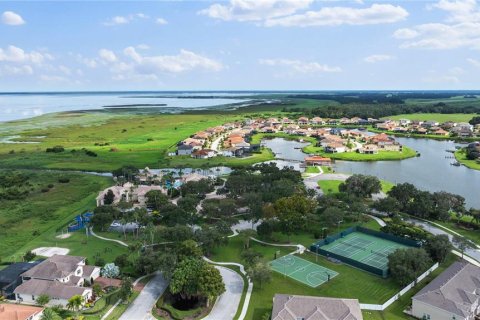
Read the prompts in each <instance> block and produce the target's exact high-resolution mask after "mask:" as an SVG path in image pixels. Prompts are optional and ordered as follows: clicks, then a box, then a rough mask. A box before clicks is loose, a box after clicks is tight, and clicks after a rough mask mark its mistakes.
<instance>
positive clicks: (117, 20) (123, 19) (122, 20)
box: [103, 13, 150, 27]
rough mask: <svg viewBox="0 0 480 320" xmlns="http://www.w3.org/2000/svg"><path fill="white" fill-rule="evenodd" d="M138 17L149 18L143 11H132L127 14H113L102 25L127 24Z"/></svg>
mask: <svg viewBox="0 0 480 320" xmlns="http://www.w3.org/2000/svg"><path fill="white" fill-rule="evenodd" d="M138 19H150V17H149V16H148V15H146V14H144V13H134V14H129V15H127V16H115V17H113V18H110V19H108V20H107V21H105V22H104V23H103V25H105V26H107V27H112V26H118V25H122V24H128V23H130V22H132V21H134V20H138Z"/></svg>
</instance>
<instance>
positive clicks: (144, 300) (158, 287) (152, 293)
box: [120, 273, 168, 320]
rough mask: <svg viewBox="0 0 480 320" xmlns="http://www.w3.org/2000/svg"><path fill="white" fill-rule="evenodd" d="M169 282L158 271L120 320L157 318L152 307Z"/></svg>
mask: <svg viewBox="0 0 480 320" xmlns="http://www.w3.org/2000/svg"><path fill="white" fill-rule="evenodd" d="M167 286H168V283H167V281H166V280H165V279H164V278H163V276H162V274H160V273H157V274H156V275H155V277H153V278H152V280H150V281H149V282H148V283H147V285H146V286H145V288H143V290H142V292H140V294H139V296H138V297H137V298H136V299H135V300H134V301H133V302H132V304H130V305H129V306H128V308H127V310H125V312H124V313H123V314H122V316H121V317H120V320H132V319H135V320H147V319H148V320H150V319H155V318H154V317H153V316H152V313H151V311H152V308H153V306H154V305H155V303H156V302H157V300H158V298H160V296H161V295H162V294H163V292H164V291H165V289H166V288H167Z"/></svg>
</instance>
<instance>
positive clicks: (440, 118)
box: [385, 113, 478, 123]
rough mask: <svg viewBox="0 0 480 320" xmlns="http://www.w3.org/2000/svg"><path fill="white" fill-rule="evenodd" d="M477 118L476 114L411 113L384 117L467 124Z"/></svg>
mask: <svg viewBox="0 0 480 320" xmlns="http://www.w3.org/2000/svg"><path fill="white" fill-rule="evenodd" d="M475 116H478V114H471V113H452V114H443V113H413V114H399V115H396V116H390V117H386V118H385V119H392V120H399V119H409V120H419V121H425V120H433V121H437V122H440V123H442V122H447V121H453V122H468V121H470V120H471V119H472V118H473V117H475Z"/></svg>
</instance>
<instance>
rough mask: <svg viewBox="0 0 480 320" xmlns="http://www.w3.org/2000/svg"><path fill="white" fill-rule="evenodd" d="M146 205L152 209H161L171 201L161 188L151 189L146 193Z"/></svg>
mask: <svg viewBox="0 0 480 320" xmlns="http://www.w3.org/2000/svg"><path fill="white" fill-rule="evenodd" d="M145 198H146V200H147V201H146V205H147V207H148V208H150V209H155V210H158V211H160V210H161V209H162V207H163V206H165V205H167V204H169V203H170V201H169V200H168V197H167V196H166V195H164V194H163V193H162V192H161V191H160V190H150V191H148V192H147V193H146V194H145Z"/></svg>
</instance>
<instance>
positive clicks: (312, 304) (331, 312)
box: [271, 294, 363, 320]
mask: <svg viewBox="0 0 480 320" xmlns="http://www.w3.org/2000/svg"><path fill="white" fill-rule="evenodd" d="M271 319H272V320H320V319H321V320H362V319H363V316H362V311H361V310H360V304H359V303H358V300H357V299H339V298H324V297H311V296H298V295H289V294H276V295H275V296H274V297H273V309H272V318H271Z"/></svg>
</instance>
